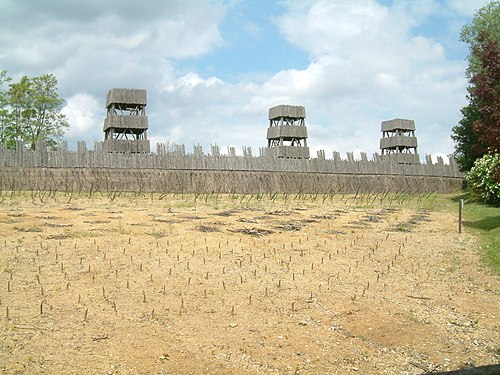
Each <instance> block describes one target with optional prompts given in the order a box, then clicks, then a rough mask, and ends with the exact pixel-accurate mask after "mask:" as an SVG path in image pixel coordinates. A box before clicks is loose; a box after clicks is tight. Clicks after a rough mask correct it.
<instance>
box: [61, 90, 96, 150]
mask: <svg viewBox="0 0 500 375" xmlns="http://www.w3.org/2000/svg"><path fill="white" fill-rule="evenodd" d="M102 107H103V106H100V105H99V104H98V102H97V100H96V99H94V98H93V97H92V96H90V95H88V94H84V93H82V94H76V95H74V96H73V97H71V98H70V99H69V100H68V101H67V102H66V104H65V106H64V107H63V109H62V113H63V114H64V115H65V116H66V117H67V119H68V122H69V124H70V128H69V130H68V131H67V132H66V136H67V137H68V138H70V139H72V140H76V141H78V140H83V139H88V136H89V135H94V136H96V135H97V134H98V133H99V130H100V131H101V132H102V123H103V119H104V110H103V109H102ZM97 124H101V127H100V129H98V128H97V126H96V125H97ZM99 138H100V136H99Z"/></svg>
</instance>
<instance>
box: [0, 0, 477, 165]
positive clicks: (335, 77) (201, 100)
mask: <svg viewBox="0 0 500 375" xmlns="http://www.w3.org/2000/svg"><path fill="white" fill-rule="evenodd" d="M486 3H487V0H284V1H278V0H276V1H272V0H220V1H215V0H214V1H209V0H148V1H143V2H138V1H132V0H112V1H111V0H85V1H80V0H43V1H40V0H0V70H1V69H6V70H7V71H8V74H9V76H11V77H12V78H13V79H14V80H15V81H17V80H19V79H20V78H21V77H22V76H23V75H27V76H38V75H41V74H54V75H55V76H56V78H57V80H58V91H59V95H60V96H61V97H62V98H63V99H64V101H65V102H64V107H63V110H62V111H63V113H64V114H65V115H66V116H67V118H68V120H69V124H70V128H69V130H68V131H67V132H66V134H65V135H64V139H66V140H67V141H68V143H69V145H70V148H74V147H75V145H76V142H78V141H85V142H87V145H89V147H90V148H92V147H93V144H94V142H96V141H102V140H103V139H104V133H103V130H102V127H103V121H104V118H105V117H106V110H105V104H106V94H107V92H108V91H109V90H110V89H112V88H142V89H146V90H147V95H148V104H147V107H146V111H147V114H148V121H149V130H148V139H150V141H151V149H152V150H153V151H155V150H156V143H167V144H169V145H174V144H184V145H185V146H186V150H187V151H188V152H192V151H191V150H192V146H193V145H198V144H199V145H201V146H203V150H204V151H205V152H209V149H210V146H211V145H214V144H217V145H219V146H220V148H221V151H222V153H227V147H235V148H236V152H237V154H240V155H241V154H242V151H241V150H242V147H243V146H246V147H251V148H252V150H253V154H254V155H258V150H259V147H265V146H266V145H267V141H266V130H267V127H268V126H269V120H268V110H269V108H270V107H273V106H275V105H279V104H288V105H302V106H305V108H306V125H307V128H308V134H309V138H308V146H309V147H310V150H311V156H313V157H315V156H316V151H318V150H320V149H321V150H325V152H326V155H327V158H331V155H332V152H333V151H338V152H341V153H342V154H345V153H346V152H354V153H355V155H359V152H367V153H368V154H369V155H371V154H372V153H374V152H379V140H380V137H381V130H380V126H381V122H382V121H384V120H390V119H393V118H406V119H412V120H414V121H415V125H416V136H417V138H418V142H419V148H418V152H419V154H420V156H421V159H423V156H424V155H425V154H431V155H433V156H436V155H448V154H450V153H452V152H453V142H452V140H451V138H450V134H451V128H452V127H453V126H454V125H456V124H457V123H458V121H459V120H460V118H461V115H460V109H461V108H462V107H463V106H464V105H466V102H467V101H466V93H467V91H466V87H467V80H466V78H465V76H464V72H465V69H466V66H467V62H466V57H467V54H468V48H467V45H466V44H464V43H461V42H460V41H459V34H460V29H461V28H462V27H463V25H465V24H467V23H470V22H471V20H472V17H473V15H474V13H475V11H476V10H477V9H479V8H480V7H482V6H484V5H485V4H486Z"/></svg>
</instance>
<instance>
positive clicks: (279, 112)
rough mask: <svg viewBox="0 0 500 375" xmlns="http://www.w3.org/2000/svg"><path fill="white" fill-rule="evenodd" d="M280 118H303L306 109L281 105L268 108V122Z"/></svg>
mask: <svg viewBox="0 0 500 375" xmlns="http://www.w3.org/2000/svg"><path fill="white" fill-rule="evenodd" d="M281 117H290V118H305V117H306V109H305V107H303V106H301V105H286V104H281V105H277V106H275V107H271V108H269V120H272V119H275V118H281Z"/></svg>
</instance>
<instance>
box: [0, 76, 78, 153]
mask: <svg viewBox="0 0 500 375" xmlns="http://www.w3.org/2000/svg"><path fill="white" fill-rule="evenodd" d="M4 98H5V99H4V102H5V104H6V105H5V106H4V108H5V110H4V112H5V116H4V117H3V118H1V119H0V120H2V129H3V140H2V141H3V142H4V143H6V144H7V147H9V148H14V147H15V146H16V142H17V141H23V142H25V143H26V144H27V145H28V146H29V147H30V148H32V149H33V148H35V145H36V143H37V142H38V141H45V142H46V143H47V145H48V146H49V147H51V148H54V147H56V145H57V142H58V141H59V140H60V138H61V136H62V135H63V134H64V131H65V130H66V129H67V128H68V127H69V125H68V121H67V119H66V117H65V116H64V115H63V114H62V113H61V110H62V106H63V103H64V102H63V100H62V99H61V98H59V95H58V93H57V79H56V77H55V76H54V75H52V74H44V75H41V76H39V77H33V78H30V77H27V76H24V77H22V78H21V80H20V81H19V82H15V83H11V84H10V85H9V89H8V91H7V92H6V93H5V94H4Z"/></svg>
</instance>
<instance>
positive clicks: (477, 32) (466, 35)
mask: <svg viewBox="0 0 500 375" xmlns="http://www.w3.org/2000/svg"><path fill="white" fill-rule="evenodd" d="M460 39H461V40H462V41H463V42H465V43H467V44H469V50H470V54H469V56H468V68H467V71H466V73H465V74H466V77H467V78H468V79H469V83H470V85H469V87H468V92H469V95H468V100H469V103H468V105H467V106H466V107H464V108H462V111H461V112H462V119H461V120H460V122H459V123H458V125H456V126H455V127H453V129H452V139H453V140H454V141H455V152H454V156H455V158H456V159H457V162H458V164H459V165H460V168H461V169H462V170H464V171H467V170H470V169H471V168H472V166H473V164H474V161H475V160H476V159H477V158H480V157H482V156H483V155H484V154H486V153H488V152H492V153H494V152H498V148H499V143H500V127H499V125H498V124H499V123H500V101H499V100H500V95H499V94H500V71H499V69H500V66H499V64H500V63H499V62H500V2H499V1H496V0H495V1H491V2H490V3H488V4H487V5H486V6H484V7H483V8H481V9H479V10H478V11H477V13H476V14H475V16H474V18H473V21H472V23H471V24H470V25H465V26H464V27H463V28H462V32H461V35H460Z"/></svg>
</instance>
